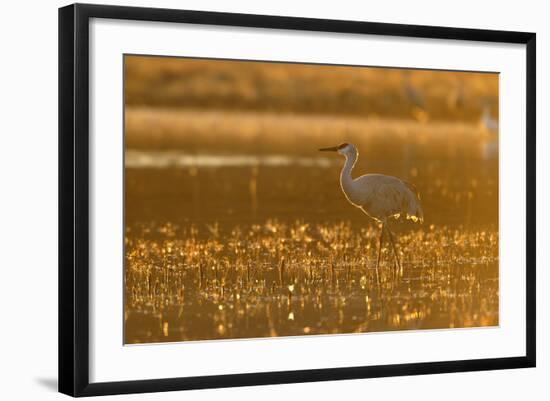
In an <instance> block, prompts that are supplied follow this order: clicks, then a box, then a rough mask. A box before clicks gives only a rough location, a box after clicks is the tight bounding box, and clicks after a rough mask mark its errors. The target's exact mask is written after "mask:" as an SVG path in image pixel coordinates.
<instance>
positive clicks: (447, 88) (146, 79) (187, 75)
mask: <svg viewBox="0 0 550 401" xmlns="http://www.w3.org/2000/svg"><path fill="white" fill-rule="evenodd" d="M125 74H126V79H125V85H126V87H125V91H126V92H125V95H126V104H127V105H128V106H148V107H186V108H200V109H224V110H241V111H243V110H248V111H270V112H292V113H308V114H309V113H311V114H331V115H347V116H359V117H361V118H366V117H367V118H370V117H381V118H388V117H389V118H393V119H395V118H404V119H408V118H410V119H415V120H420V121H427V120H444V121H449V120H451V121H457V120H459V121H462V122H466V121H469V122H473V121H476V120H477V119H479V118H480V114H481V111H482V109H483V107H484V106H488V107H489V108H490V109H491V110H492V112H493V113H496V109H497V105H498V97H497V94H498V75H496V74H487V73H472V72H449V71H427V70H407V69H397V68H365V67H363V68H357V67H345V66H333V65H331V66H322V65H312V64H288V63H265V62H247V61H242V62H238V61H225V60H216V61H215V62H213V61H212V60H204V59H182V58H175V57H148V56H143V57H142V56H126V60H125Z"/></svg>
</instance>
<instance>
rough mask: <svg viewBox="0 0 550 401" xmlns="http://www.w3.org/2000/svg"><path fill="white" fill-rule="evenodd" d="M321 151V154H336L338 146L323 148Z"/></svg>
mask: <svg viewBox="0 0 550 401" xmlns="http://www.w3.org/2000/svg"><path fill="white" fill-rule="evenodd" d="M319 150H320V151H321V152H336V151H337V150H338V146H332V147H330V148H321V149H319Z"/></svg>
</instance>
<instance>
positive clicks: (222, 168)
mask: <svg viewBox="0 0 550 401" xmlns="http://www.w3.org/2000/svg"><path fill="white" fill-rule="evenodd" d="M125 101H126V103H125V204H124V206H125V230H126V231H125V342H126V343H147V342H162V341H186V340H210V339H219V338H225V339H228V338H252V337H269V336H296V335H313V334H339V333H357V332H372V331H391V330H410V329H435V328H463V327H478V326H494V325H498V323H499V315H498V311H499V261H498V254H499V247H498V232H499V231H498V217H499V209H498V204H499V199H498V193H499V187H498V185H499V184H498V75H496V74H484V73H467V72H445V71H423V70H404V69H396V68H392V69H389V68H387V69H386V68H365V67H338V66H320V65H301V64H284V63H265V62H264V63H262V62H238V61H218V60H196V59H185V58H167V57H138V56H126V57H125ZM495 125H496V126H495ZM341 143H353V144H354V146H355V147H356V148H357V150H358V151H359V159H358V162H357V164H356V165H355V167H354V170H353V175H354V177H357V176H359V175H361V174H367V173H381V174H385V175H390V176H395V177H399V179H401V180H403V181H406V182H407V183H411V184H414V185H411V186H410V187H409V188H411V191H412V190H413V188H414V191H415V193H416V191H417V193H418V195H419V199H418V201H419V202H420V203H421V205H422V209H423V212H424V224H420V223H419V222H418V221H416V222H415V221H413V220H418V219H417V218H416V216H410V217H411V219H410V220H407V219H406V217H407V215H406V213H405V214H403V213H401V214H402V216H401V218H400V219H399V221H397V220H391V221H390V222H389V223H388V224H389V228H390V229H391V231H392V232H393V233H394V235H395V239H396V248H397V249H396V255H397V260H398V261H399V262H400V263H399V265H397V264H396V263H395V258H394V255H393V251H392V247H391V246H390V243H388V242H387V239H386V240H385V241H386V242H384V243H383V244H382V247H381V262H380V267H379V268H378V269H377V268H376V262H377V253H378V249H379V247H378V245H379V243H378V239H379V233H380V228H379V224H378V223H377V222H375V221H374V220H373V219H371V218H369V217H368V216H367V215H366V214H364V213H362V212H361V210H360V209H358V208H356V207H353V206H352V205H350V203H349V202H348V200H347V199H346V197H345V196H344V194H343V192H342V189H341V186H340V182H339V179H340V170H341V168H342V165H343V163H344V160H343V158H342V157H341V155H339V154H337V153H336V152H318V150H317V149H319V148H326V147H327V146H332V147H334V146H335V145H337V144H341ZM407 185H409V184H407ZM397 214H399V213H398V212H396V213H395V215H397ZM413 217H414V219H413Z"/></svg>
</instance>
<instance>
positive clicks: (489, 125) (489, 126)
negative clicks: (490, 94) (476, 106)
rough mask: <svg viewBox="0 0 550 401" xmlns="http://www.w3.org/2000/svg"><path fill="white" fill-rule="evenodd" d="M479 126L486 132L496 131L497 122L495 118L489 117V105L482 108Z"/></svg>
mask: <svg viewBox="0 0 550 401" xmlns="http://www.w3.org/2000/svg"><path fill="white" fill-rule="evenodd" d="M479 124H480V125H481V126H482V127H483V128H484V129H485V130H486V131H490V132H496V131H498V121H497V119H496V118H493V117H492V116H491V108H490V107H489V105H485V106H483V113H481V117H480V119H479Z"/></svg>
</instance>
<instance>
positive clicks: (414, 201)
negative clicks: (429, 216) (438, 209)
mask: <svg viewBox="0 0 550 401" xmlns="http://www.w3.org/2000/svg"><path fill="white" fill-rule="evenodd" d="M405 184H406V185H407V187H408V188H409V190H410V191H411V192H412V194H413V195H414V196H409V197H408V198H409V199H408V202H407V203H408V205H407V208H406V210H407V212H406V216H407V220H412V221H414V222H415V223H416V222H419V223H421V224H422V223H423V222H424V212H423V211H422V206H421V205H420V194H419V193H418V190H417V189H416V187H415V186H414V185H413V184H411V183H409V182H405Z"/></svg>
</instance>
